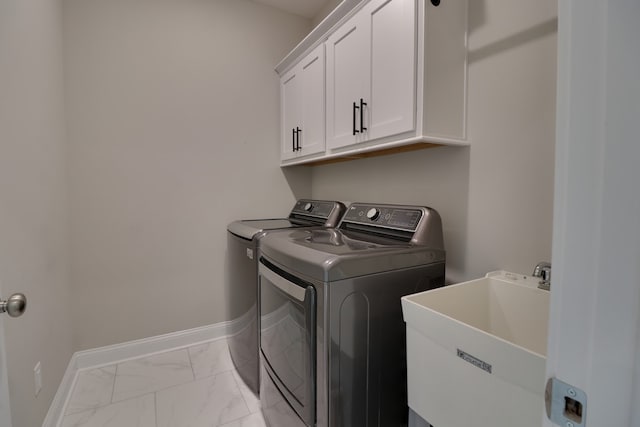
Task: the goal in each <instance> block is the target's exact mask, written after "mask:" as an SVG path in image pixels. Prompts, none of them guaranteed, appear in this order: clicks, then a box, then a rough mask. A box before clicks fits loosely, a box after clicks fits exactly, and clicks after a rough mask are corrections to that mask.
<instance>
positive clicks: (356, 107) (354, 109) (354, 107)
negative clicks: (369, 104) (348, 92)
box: [353, 102, 360, 135]
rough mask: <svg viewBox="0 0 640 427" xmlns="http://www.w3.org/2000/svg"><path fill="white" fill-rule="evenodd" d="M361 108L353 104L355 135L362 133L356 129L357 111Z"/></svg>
mask: <svg viewBox="0 0 640 427" xmlns="http://www.w3.org/2000/svg"><path fill="white" fill-rule="evenodd" d="M359 108H360V107H358V105H357V104H356V103H355V102H354V103H353V134H354V135H356V134H358V133H360V131H359V130H357V129H356V110H357V109H359Z"/></svg>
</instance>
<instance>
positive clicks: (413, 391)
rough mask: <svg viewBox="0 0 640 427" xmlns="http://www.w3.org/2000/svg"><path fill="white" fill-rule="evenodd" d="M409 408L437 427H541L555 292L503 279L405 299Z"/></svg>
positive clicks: (533, 282)
mask: <svg viewBox="0 0 640 427" xmlns="http://www.w3.org/2000/svg"><path fill="white" fill-rule="evenodd" d="M402 310H403V314H404V319H405V322H406V323H407V366H408V392H409V406H410V407H411V408H412V409H413V410H414V411H415V412H417V413H418V414H419V415H420V416H422V417H423V418H424V419H426V420H427V421H428V422H430V423H431V424H433V425H435V426H436V427H441V426H442V427H468V426H470V425H475V426H482V427H484V426H487V427H488V426H491V427H500V426H505V427H506V426H509V427H513V426H518V427H528V426H531V427H539V426H540V425H541V422H542V414H543V411H544V410H543V408H544V383H545V362H546V346H547V325H548V316H549V292H548V291H543V290H540V289H538V288H537V279H534V278H530V277H527V276H523V275H519V274H514V273H507V272H495V273H490V274H488V275H487V277H485V278H482V279H478V280H472V281H470V282H465V283H460V284H457V285H452V286H447V287H444V288H439V289H434V290H431V291H427V292H422V293H419V294H414V295H409V296H406V297H404V298H402Z"/></svg>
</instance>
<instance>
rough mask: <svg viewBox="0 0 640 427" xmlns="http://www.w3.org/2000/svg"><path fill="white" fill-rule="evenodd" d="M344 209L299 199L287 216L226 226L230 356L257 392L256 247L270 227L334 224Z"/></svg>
mask: <svg viewBox="0 0 640 427" xmlns="http://www.w3.org/2000/svg"><path fill="white" fill-rule="evenodd" d="M345 210H346V206H345V205H344V204H343V203H341V202H338V201H327V200H308V199H300V200H298V201H297V202H296V203H295V205H294V206H293V208H292V209H291V212H290V213H289V216H288V217H287V218H270V219H252V220H239V221H234V222H232V223H230V224H229V225H228V227H227V261H228V266H227V267H228V268H227V280H226V287H225V294H226V306H227V313H228V314H229V318H230V322H229V323H228V330H227V335H228V340H227V341H228V343H229V353H230V354H231V359H232V360H233V364H234V366H235V367H236V370H237V372H238V374H239V375H240V377H241V378H242V380H243V381H244V382H245V383H246V384H247V386H248V387H249V388H250V389H251V390H252V391H253V392H254V393H256V394H258V393H259V378H260V371H259V367H258V361H259V350H258V341H259V329H258V324H259V323H258V322H259V316H258V284H257V276H258V247H259V242H260V240H261V239H262V238H263V237H264V236H265V235H267V234H268V233H269V232H271V231H273V230H282V229H301V228H318V227H320V228H322V227H335V226H336V225H337V224H338V222H339V221H340V219H341V217H342V215H343V214H344V212H345Z"/></svg>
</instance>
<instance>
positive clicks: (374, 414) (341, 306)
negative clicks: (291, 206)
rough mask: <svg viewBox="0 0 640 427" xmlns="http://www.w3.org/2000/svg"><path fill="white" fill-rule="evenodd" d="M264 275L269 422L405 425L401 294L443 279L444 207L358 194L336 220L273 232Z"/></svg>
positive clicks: (264, 250) (263, 252)
mask: <svg viewBox="0 0 640 427" xmlns="http://www.w3.org/2000/svg"><path fill="white" fill-rule="evenodd" d="M258 280H259V287H260V357H261V370H262V378H261V389H260V400H261V406H262V411H263V415H264V418H265V420H266V421H267V424H268V425H270V426H272V427H276V426H277V427H294V426H295V427H298V426H316V425H317V426H322V427H325V426H331V427H336V426H345V427H346V426H349V427H358V426H402V425H407V421H408V413H409V409H408V406H407V385H406V377H407V373H406V335H405V324H404V321H403V317H402V307H401V302H400V298H401V297H402V296H404V295H408V294H412V293H416V292H421V291H425V290H429V289H434V288H437V287H440V286H443V285H444V280H445V250H444V244H443V233H442V221H441V218H440V215H439V214H438V212H436V211H435V210H434V209H431V208H428V207H420V206H401V205H387V204H382V205H381V204H368V203H354V204H352V205H351V206H350V207H349V208H348V209H347V212H346V214H345V215H344V217H343V218H342V220H341V222H340V224H339V226H338V227H337V228H333V229H332V228H329V229H306V230H305V229H300V230H296V229H293V230H286V231H279V232H275V233H271V234H268V235H267V236H265V237H264V238H263V239H262V241H261V243H260V263H259V272H258Z"/></svg>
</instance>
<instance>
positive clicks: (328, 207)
mask: <svg viewBox="0 0 640 427" xmlns="http://www.w3.org/2000/svg"><path fill="white" fill-rule="evenodd" d="M335 209H337V203H336V202H329V201H323V200H298V201H297V202H296V204H295V206H294V207H293V209H292V210H291V213H292V214H303V215H308V216H315V217H320V218H329V216H330V215H331V213H332V212H333V211H334V210H335Z"/></svg>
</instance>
